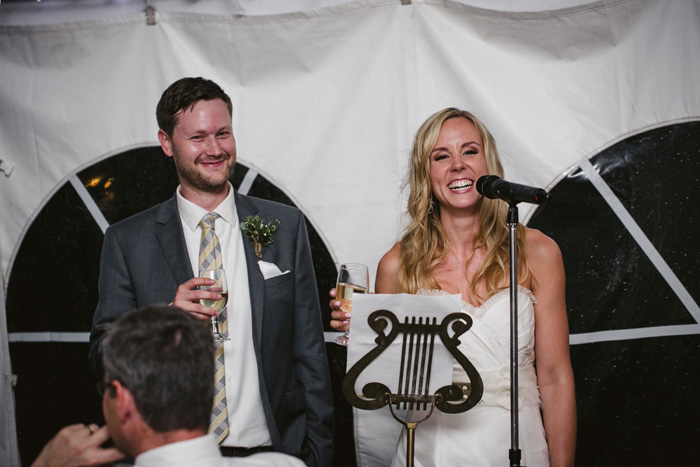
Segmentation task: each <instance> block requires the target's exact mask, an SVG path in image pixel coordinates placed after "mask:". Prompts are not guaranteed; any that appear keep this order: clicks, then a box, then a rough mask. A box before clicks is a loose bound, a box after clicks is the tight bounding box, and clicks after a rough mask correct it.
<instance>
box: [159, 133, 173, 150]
mask: <svg viewBox="0 0 700 467" xmlns="http://www.w3.org/2000/svg"><path fill="white" fill-rule="evenodd" d="M158 141H160V147H161V148H163V152H164V153H165V155H166V156H168V157H173V142H172V140H171V139H170V136H168V134H167V133H166V132H165V131H163V130H162V129H161V130H158Z"/></svg>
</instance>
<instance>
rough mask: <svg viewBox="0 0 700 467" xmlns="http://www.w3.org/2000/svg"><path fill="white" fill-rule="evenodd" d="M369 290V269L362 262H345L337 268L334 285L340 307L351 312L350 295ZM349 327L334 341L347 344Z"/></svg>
mask: <svg viewBox="0 0 700 467" xmlns="http://www.w3.org/2000/svg"><path fill="white" fill-rule="evenodd" d="M367 292H369V269H368V268H367V266H365V265H364V264H358V263H345V264H341V265H340V270H338V282H337V283H336V286H335V298H336V299H337V300H340V309H341V310H343V311H344V312H346V313H349V312H352V296H353V294H356V293H367ZM349 342H350V328H348V330H347V331H345V333H344V334H343V335H342V336H338V337H336V338H335V343H336V344H340V345H348V343H349Z"/></svg>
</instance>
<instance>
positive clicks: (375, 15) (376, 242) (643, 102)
mask: <svg viewBox="0 0 700 467" xmlns="http://www.w3.org/2000/svg"><path fill="white" fill-rule="evenodd" d="M234 3H235V2H234ZM254 3H255V2H240V3H236V4H233V7H232V8H233V11H220V12H218V13H217V14H204V13H200V12H191V11H169V10H167V8H166V7H165V6H164V3H160V2H152V4H153V5H154V6H155V7H156V16H155V18H156V24H155V25H153V26H150V25H147V24H146V18H145V15H144V14H143V13H140V12H137V13H129V14H123V15H119V16H110V17H106V18H98V17H96V16H97V15H94V16H95V17H93V18H91V19H89V20H81V21H71V22H61V23H55V24H32V25H26V24H25V25H18V24H7V22H4V23H3V22H2V21H0V109H1V110H0V160H2V164H3V165H2V168H3V169H4V172H0V220H1V222H0V259H1V261H2V262H1V270H2V275H3V286H4V287H7V283H8V280H9V275H10V273H11V271H12V265H13V261H14V259H15V257H16V255H17V251H18V248H19V246H20V244H21V241H22V238H23V236H24V234H25V233H26V231H27V229H28V228H29V226H30V225H31V223H32V220H33V219H34V217H35V216H36V215H37V214H38V212H39V211H40V210H41V208H42V207H43V206H44V204H45V203H46V201H47V200H48V199H50V197H51V196H52V195H53V194H54V193H55V192H56V190H58V189H59V188H60V187H61V186H62V185H63V184H64V183H65V182H66V181H67V180H68V179H69V178H70V177H71V176H73V175H74V174H76V173H77V172H79V171H80V170H81V169H83V168H85V167H88V166H90V165H92V164H94V163H96V162H97V161H99V160H103V159H105V158H107V157H109V156H111V155H114V154H118V153H121V152H124V151H126V150H128V149H131V148H136V147H142V146H153V145H157V144H158V142H157V139H156V133H157V125H156V121H155V106H156V103H157V101H158V99H159V97H160V94H161V92H162V91H163V90H164V89H165V87H167V85H168V84H170V83H171V82H172V81H174V80H176V79H178V78H180V77H182V76H204V77H208V78H211V79H213V80H214V81H216V82H218V83H219V84H221V85H222V87H223V88H224V89H225V91H227V92H228V93H229V94H230V95H231V97H232V99H233V103H234V127H235V128H234V130H235V134H236V137H237V143H238V158H239V161H240V162H242V163H243V164H244V165H246V166H248V167H252V168H254V169H255V170H257V171H258V172H259V173H261V174H263V175H264V176H265V177H266V178H267V179H268V180H272V181H274V183H275V185H276V186H278V187H280V188H281V189H283V190H284V191H285V193H287V194H288V195H289V196H290V197H291V198H292V199H293V200H294V201H295V203H296V204H297V206H298V207H300V208H301V209H302V210H303V211H304V213H305V214H306V215H307V217H308V218H309V220H310V221H311V222H312V223H313V224H314V226H315V227H316V229H317V230H318V232H319V234H320V235H321V236H322V237H323V239H324V240H325V242H326V244H327V246H328V248H329V250H330V252H331V255H332V256H333V258H334V260H336V262H339V261H355V262H363V263H365V264H368V265H370V270H372V275H373V270H374V269H375V267H376V264H377V262H378V260H379V258H380V257H381V255H382V253H383V252H385V251H386V250H387V249H388V248H389V247H390V246H391V245H392V244H393V242H394V241H396V239H397V235H398V232H399V231H400V227H401V223H402V218H401V213H402V210H403V207H404V196H403V195H402V191H401V183H402V181H403V178H404V172H405V169H406V162H407V154H408V151H409V150H410V145H411V139H412V135H413V133H414V132H415V130H416V129H417V128H418V126H419V124H420V123H421V122H422V121H423V120H424V119H425V118H427V117H428V116H429V115H430V114H431V113H433V112H435V111H437V110H439V109H441V108H444V107H447V106H455V107H460V108H465V109H468V110H471V111H473V112H474V113H475V114H476V115H478V116H479V117H480V118H482V119H483V120H484V121H485V123H486V124H487V126H489V128H490V129H491V131H492V132H493V134H494V136H495V137H496V140H497V141H498V143H499V149H500V150H501V155H502V158H503V161H504V165H505V168H506V176H507V177H508V178H510V179H512V180H514V181H517V182H520V183H525V184H528V185H538V186H546V187H551V186H553V185H554V184H555V183H556V182H557V181H558V180H559V179H561V177H562V176H564V175H565V174H566V173H567V172H568V171H569V170H570V169H571V168H572V167H575V166H577V164H578V163H580V162H581V161H582V160H586V159H587V158H589V157H591V156H592V155H595V154H596V153H597V152H599V151H600V150H601V149H603V148H605V147H608V146H609V145H611V144H612V143H614V142H616V141H618V140H619V139H621V138H624V137H625V136H626V135H629V134H632V133H637V132H640V131H641V130H643V129H646V128H652V127H656V126H660V125H663V124H665V123H668V122H673V121H682V120H686V119H689V120H690V119H697V118H698V117H699V116H700V92H698V90H697V84H696V81H697V77H698V76H700V55H698V54H697V53H695V49H696V48H697V45H698V44H700V28H698V27H697V26H698V24H700V4H699V3H698V2H697V1H696V0H675V1H673V2H669V1H662V0H628V1H613V0H609V1H601V2H594V3H592V4H588V5H583V6H576V7H571V8H566V9H560V10H549V11H548V10H544V11H537V12H521V11H518V12H513V11H495V10H487V9H483V8H477V7H474V6H467V5H464V4H462V3H458V2H446V1H445V2H443V1H437V0H422V1H421V0H414V1H413V2H411V4H409V5H401V2H400V1H399V0H383V1H382V0H374V1H373V0H365V1H359V2H354V3H351V4H340V2H332V3H333V5H332V6H329V7H326V8H320V9H314V10H309V11H305V12H302V13H284V14H276V15H264V16H241V15H240V14H238V13H240V12H241V11H243V10H245V7H246V5H248V6H250V5H252V4H254ZM312 3H313V2H312ZM475 3H477V2H475ZM481 3H483V2H481ZM530 3H536V2H530ZM550 3H551V2H542V4H545V5H549V4H550ZM160 5H163V6H164V8H163V10H165V11H162V10H161V9H160ZM3 8H5V3H4V2H3V4H2V5H0V16H2V15H3ZM141 9H142V8H139V10H141ZM15 11H17V10H15ZM2 24H4V25H2ZM527 209H528V208H527V207H525V206H523V207H522V208H521V212H522V213H524V214H525V216H524V217H527V213H528V211H527ZM0 310H4V308H3V307H0ZM0 319H2V320H3V322H4V321H5V316H4V312H3V314H2V316H0ZM3 333H4V328H3ZM1 337H2V338H1V339H0V343H2V344H3V348H2V352H3V354H4V355H7V352H8V349H7V344H6V342H7V335H3V336H1ZM2 364H3V368H2V374H3V384H4V386H3V388H2V390H3V392H2V400H3V404H4V405H5V406H7V404H9V403H10V401H11V400H12V392H11V388H10V387H9V378H6V377H5V376H8V375H10V374H11V371H10V370H9V369H8V368H7V367H6V366H7V364H8V363H7V361H6V359H3V363H2ZM0 413H2V414H3V417H6V416H7V411H0ZM6 427H10V428H9V430H13V429H14V420H13V419H12V418H11V417H8V418H7V419H2V420H0V434H5V432H4V431H3V430H5V431H7V430H8V428H6ZM0 442H2V443H3V444H2V445H0V453H2V452H11V451H12V446H7V443H13V442H14V440H13V437H12V436H3V438H2V440H0Z"/></svg>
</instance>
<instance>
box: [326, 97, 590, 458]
mask: <svg viewBox="0 0 700 467" xmlns="http://www.w3.org/2000/svg"><path fill="white" fill-rule="evenodd" d="M488 174H492V175H498V176H503V168H502V166H501V162H500V160H499V156H498V151H497V149H496V143H495V141H494V139H493V137H492V136H491V134H490V132H489V131H488V129H487V128H486V127H485V126H484V124H483V123H482V122H481V121H479V120H478V119H477V118H476V117H475V116H474V115H472V114H470V113H469V112H466V111H462V110H458V109H453V108H448V109H444V110H442V111H440V112H437V113H435V114H434V115H432V116H431V117H430V118H428V120H426V121H425V123H423V125H422V126H421V127H420V129H419V130H418V132H417V134H416V136H415V139H414V144H413V151H412V154H411V164H410V169H409V179H408V186H409V188H410V194H409V199H408V214H409V216H410V219H411V222H410V225H409V226H408V227H407V229H406V231H405V233H404V235H403V237H402V238H401V240H400V241H399V242H398V243H396V244H395V245H394V247H393V248H392V249H391V250H389V251H388V252H387V253H386V254H385V255H384V256H383V257H382V259H381V261H380V262H379V267H378V270H377V279H376V285H375V290H376V292H377V293H411V294H460V295H461V296H462V308H463V310H464V311H465V312H466V313H468V314H469V315H470V316H471V317H472V318H473V319H474V325H473V327H472V328H471V329H470V331H469V332H468V333H467V334H465V335H464V336H463V337H462V344H461V345H460V350H461V351H462V352H463V353H464V354H465V355H467V357H469V359H470V360H471V362H472V363H473V364H474V366H475V367H476V368H477V370H478V371H479V373H480V374H481V377H482V379H483V382H484V395H483V398H482V401H481V402H480V403H479V404H478V405H477V406H476V407H474V408H473V409H472V410H470V411H468V412H465V413H463V414H456V415H455V414H443V413H442V412H437V411H436V412H435V413H434V414H433V415H432V417H431V418H430V419H428V420H427V421H426V422H423V423H422V424H421V425H420V434H419V435H418V436H416V447H415V449H416V450H415V465H416V466H433V465H445V466H448V465H449V466H479V467H484V466H502V465H509V464H508V462H509V460H508V450H509V448H510V411H509V410H510V409H509V408H510V394H509V390H510V373H509V368H510V360H509V359H510V347H509V346H510V343H509V342H510V337H509V336H510V331H509V329H510V325H509V323H510V292H509V264H508V251H509V249H508V228H507V225H506V212H507V204H506V203H505V202H503V201H500V200H491V199H487V198H484V197H482V196H481V195H480V194H479V193H478V192H477V191H476V181H477V180H478V179H479V177H481V176H483V175H488ZM518 256H519V258H518V265H519V271H518V283H519V285H518V305H519V306H518V308H519V310H518V318H519V339H518V344H519V349H518V355H519V357H518V358H519V373H518V374H519V421H520V443H519V444H520V449H521V453H522V460H521V465H523V466H525V465H527V466H529V467H536V466H548V465H552V466H569V465H573V463H574V451H575V444H576V407H575V397H574V378H573V372H572V369H571V362H570V360H569V343H568V337H569V333H568V323H567V317H566V303H565V294H564V285H565V279H564V265H563V262H562V257H561V253H560V251H559V248H558V247H557V245H556V243H555V242H554V241H553V240H552V239H550V238H549V237H547V236H546V235H544V234H542V233H541V232H539V231H537V230H533V229H528V228H525V227H523V226H519V227H518ZM331 307H332V308H333V312H332V317H333V321H332V322H331V325H332V326H333V327H334V328H336V329H339V330H344V329H345V328H346V327H347V325H348V317H347V316H346V315H345V314H344V313H343V312H342V311H340V310H339V302H338V301H335V300H332V301H331ZM535 363H536V366H537V370H536V371H535ZM453 380H454V381H456V382H458V381H467V378H466V375H465V374H464V372H463V370H461V368H460V367H459V366H457V368H455V372H454V374H453ZM404 436H405V432H404ZM405 443H406V440H405V439H403V438H402V439H401V440H400V441H399V444H398V446H397V449H396V455H395V458H394V465H396V466H400V465H405V458H404V456H405V452H406V449H405V448H406V445H405Z"/></svg>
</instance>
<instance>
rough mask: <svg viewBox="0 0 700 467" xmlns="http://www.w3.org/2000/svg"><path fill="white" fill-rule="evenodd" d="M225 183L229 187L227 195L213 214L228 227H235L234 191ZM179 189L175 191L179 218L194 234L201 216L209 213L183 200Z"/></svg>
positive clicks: (229, 184)
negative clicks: (218, 216) (228, 225)
mask: <svg viewBox="0 0 700 467" xmlns="http://www.w3.org/2000/svg"><path fill="white" fill-rule="evenodd" d="M227 183H228V186H229V190H228V195H227V196H226V198H225V199H224V200H223V201H222V202H221V204H219V205H218V206H217V207H216V208H215V209H214V211H213V212H216V213H217V214H218V215H220V216H221V217H222V218H223V219H224V220H225V221H226V222H228V223H229V224H230V225H232V226H235V225H238V218H237V217H236V202H235V200H234V197H233V193H234V190H233V186H232V185H231V183H230V182H227ZM180 188H181V187H180V186H178V187H177V190H175V193H176V199H177V209H178V211H180V216H181V217H182V219H183V220H184V221H185V224H186V225H187V226H188V227H189V228H190V229H191V230H192V231H193V232H194V230H195V229H196V228H197V225H198V224H199V221H200V220H201V219H202V216H204V215H205V214H206V213H207V212H209V211H207V210H206V209H204V208H202V207H200V206H198V205H196V204H194V203H193V202H192V201H189V200H187V199H185V198H184V197H183V196H182V194H181V193H180Z"/></svg>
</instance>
